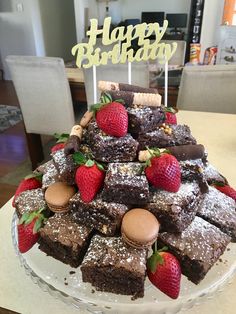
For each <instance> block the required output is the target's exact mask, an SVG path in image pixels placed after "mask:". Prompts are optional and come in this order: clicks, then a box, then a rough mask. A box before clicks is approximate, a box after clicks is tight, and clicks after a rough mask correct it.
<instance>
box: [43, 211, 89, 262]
mask: <svg viewBox="0 0 236 314" xmlns="http://www.w3.org/2000/svg"><path fill="white" fill-rule="evenodd" d="M39 233H40V238H39V241H38V242H39V249H40V250H42V251H43V252H45V253H46V254H47V255H49V256H52V257H54V258H56V259H58V260H59V261H61V262H63V263H65V264H69V265H70V266H72V267H78V266H79V265H80V263H81V261H82V259H83V257H84V254H85V252H86V250H87V248H88V245H89V241H90V238H91V236H92V228H91V227H85V226H83V225H80V224H78V223H77V222H76V221H74V218H73V217H72V216H71V215H70V214H69V213H68V214H59V213H56V214H55V215H54V216H53V217H50V218H49V219H48V220H47V222H46V223H45V225H44V227H43V228H41V229H40V231H39Z"/></svg>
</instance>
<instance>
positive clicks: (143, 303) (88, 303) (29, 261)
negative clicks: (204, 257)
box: [12, 213, 236, 313]
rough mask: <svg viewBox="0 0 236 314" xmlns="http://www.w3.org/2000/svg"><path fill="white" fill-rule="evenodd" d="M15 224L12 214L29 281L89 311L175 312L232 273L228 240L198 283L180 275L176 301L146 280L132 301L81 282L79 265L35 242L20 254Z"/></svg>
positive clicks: (235, 256) (235, 251)
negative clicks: (142, 293) (141, 294)
mask: <svg viewBox="0 0 236 314" xmlns="http://www.w3.org/2000/svg"><path fill="white" fill-rule="evenodd" d="M17 223H18V217H17V215H16V213H14V215H13V219H12V239H13V244H14V248H15V251H16V253H17V255H18V256H19V258H20V261H21V264H22V266H24V268H25V271H26V273H27V274H28V275H29V276H30V277H31V279H32V280H33V282H34V283H37V284H38V285H39V286H40V287H41V288H42V289H43V290H44V291H47V292H48V293H50V294H51V295H52V296H54V297H56V298H58V299H61V300H62V301H64V302H65V303H67V304H72V305H74V306H75V307H77V308H79V309H86V310H88V311H89V312H90V313H114V312H115V313H131V312H133V313H157V310H158V313H177V312H178V311H180V310H181V309H182V310H184V309H188V308H191V307H192V306H193V305H194V304H195V303H199V302H200V301H201V300H203V299H205V298H211V297H212V295H213V294H214V293H216V292H220V291H222V290H223V287H224V286H225V285H226V284H227V283H230V281H232V280H233V276H234V275H235V273H236V244H233V243H231V244H230V245H229V246H228V247H227V249H226V251H225V253H224V255H223V256H222V257H221V259H220V260H219V261H218V262H217V263H216V264H215V265H214V266H213V267H212V269H211V270H210V271H209V272H208V274H207V275H206V277H205V279H204V280H203V281H202V282H201V283H200V284H199V285H195V284H193V283H191V282H190V281H189V280H187V278H186V277H185V276H182V279H181V292H180V296H179V298H178V299H177V300H172V299H170V298H169V297H167V296H165V295H164V294H163V293H161V292H160V291H159V290H158V289H156V288H155V287H154V286H153V285H152V284H151V283H150V282H149V280H148V279H146V283H145V296H144V298H139V299H137V300H134V301H133V300H132V299H131V297H130V296H123V295H116V294H112V293H105V292H99V291H95V289H93V287H92V286H91V285H90V284H87V283H84V282H82V276H81V272H80V269H79V268H77V269H75V268H71V267H70V266H68V265H65V264H63V263H61V262H59V261H57V260H56V259H53V258H51V257H49V256H46V254H44V253H43V252H42V251H40V250H39V249H38V245H35V246H34V247H33V248H32V249H31V250H30V251H29V252H27V253H25V254H23V255H22V254H20V253H19V251H18V245H17V241H18V239H17Z"/></svg>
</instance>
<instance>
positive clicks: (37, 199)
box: [15, 188, 47, 217]
mask: <svg viewBox="0 0 236 314" xmlns="http://www.w3.org/2000/svg"><path fill="white" fill-rule="evenodd" d="M15 208H16V213H17V215H18V217H21V216H22V215H23V214H24V213H27V212H34V211H36V210H39V209H41V208H44V209H47V204H46V202H45V199H44V192H43V189H41V188H39V189H34V190H27V191H24V192H22V193H20V194H19V195H18V196H17V197H16V199H15Z"/></svg>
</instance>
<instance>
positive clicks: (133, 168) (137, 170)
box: [102, 162, 149, 205]
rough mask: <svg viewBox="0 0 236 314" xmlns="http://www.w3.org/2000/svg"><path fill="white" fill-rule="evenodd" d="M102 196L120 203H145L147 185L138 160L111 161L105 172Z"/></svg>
mask: <svg viewBox="0 0 236 314" xmlns="http://www.w3.org/2000/svg"><path fill="white" fill-rule="evenodd" d="M102 197H103V198H104V199H105V200H107V201H108V202H109V201H114V202H117V203H122V204H135V205H141V204H145V203H146V202H147V200H148V198H149V185H148V181H147V178H146V176H145V175H144V173H143V166H142V164H141V163H139V162H132V163H131V162H128V163H111V164H109V166H108V170H107V173H106V177H105V181H104V188H103V192H102Z"/></svg>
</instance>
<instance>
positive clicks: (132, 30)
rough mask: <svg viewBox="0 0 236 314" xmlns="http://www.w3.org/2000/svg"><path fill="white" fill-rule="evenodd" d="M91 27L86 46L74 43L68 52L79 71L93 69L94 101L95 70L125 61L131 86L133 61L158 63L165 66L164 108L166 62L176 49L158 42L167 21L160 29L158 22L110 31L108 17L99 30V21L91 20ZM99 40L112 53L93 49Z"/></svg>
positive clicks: (95, 97)
mask: <svg viewBox="0 0 236 314" xmlns="http://www.w3.org/2000/svg"><path fill="white" fill-rule="evenodd" d="M90 23H91V26H90V29H89V30H88V31H87V33H86V34H87V36H88V38H89V40H88V42H87V43H78V44H76V45H75V46H74V47H73V48H72V50H71V52H72V55H73V56H76V65H77V67H79V68H82V67H83V68H85V69H87V68H90V67H93V92H94V102H95V103H96V102H97V86H96V85H97V82H96V81H97V80H96V67H97V66H100V65H106V64H107V63H108V62H111V63H112V64H118V63H126V62H128V83H129V84H131V63H132V62H134V61H136V62H140V61H149V60H158V62H159V64H165V105H166V106H167V89H168V61H169V60H170V59H171V57H172V56H173V54H174V53H175V51H176V49H177V43H176V42H172V43H165V42H160V41H161V39H162V38H163V35H164V33H165V31H166V29H167V27H168V21H167V20H164V22H163V26H162V27H160V25H159V23H142V24H137V25H135V26H133V25H129V26H127V27H125V26H118V27H116V28H114V29H113V30H112V31H111V32H110V29H111V17H106V18H105V19H104V23H103V27H102V28H99V27H98V20H97V19H91V20H90ZM151 35H154V37H155V40H154V41H151V40H150V36H151ZM98 36H99V37H101V38H102V44H103V45H104V46H109V45H112V44H114V45H113V47H112V48H111V50H109V51H102V49H101V48H99V47H97V48H96V43H97V38H98ZM134 39H137V41H138V42H137V44H138V47H139V48H138V49H137V50H134V49H133V48H132V41H133V40H134Z"/></svg>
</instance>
